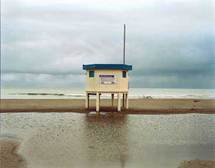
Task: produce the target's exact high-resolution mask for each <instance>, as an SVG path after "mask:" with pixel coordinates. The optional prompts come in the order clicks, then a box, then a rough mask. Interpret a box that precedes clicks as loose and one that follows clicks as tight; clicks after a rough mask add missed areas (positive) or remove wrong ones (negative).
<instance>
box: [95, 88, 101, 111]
mask: <svg viewBox="0 0 215 168" xmlns="http://www.w3.org/2000/svg"><path fill="white" fill-rule="evenodd" d="M99 99H100V94H99V93H98V92H97V93H96V112H99V105H100V102H99Z"/></svg>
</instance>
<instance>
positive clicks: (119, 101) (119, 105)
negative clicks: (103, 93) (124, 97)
mask: <svg viewBox="0 0 215 168" xmlns="http://www.w3.org/2000/svg"><path fill="white" fill-rule="evenodd" d="M117 97H118V105H117V111H121V93H118V94H117Z"/></svg>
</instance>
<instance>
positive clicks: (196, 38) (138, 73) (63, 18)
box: [1, 0, 215, 88]
mask: <svg viewBox="0 0 215 168" xmlns="http://www.w3.org/2000/svg"><path fill="white" fill-rule="evenodd" d="M15 2H16V3H14V2H13V4H12V1H10V0H9V1H4V2H3V3H4V8H3V11H2V23H3V24H2V47H1V49H2V50H1V65H2V73H3V74H10V75H11V76H17V78H14V80H12V79H13V78H11V80H9V81H8V80H3V83H4V84H7V85H16V84H18V83H19V84H20V85H21V81H22V80H23V79H26V80H23V81H24V83H25V84H26V85H32V84H31V82H28V81H27V78H31V76H34V77H36V78H35V79H37V80H38V82H36V83H37V84H38V85H39V83H41V82H42V81H41V79H40V78H37V77H38V76H40V75H43V74H47V75H50V76H52V77H53V79H54V81H55V82H52V84H53V85H55V84H56V85H61V84H59V83H58V82H57V81H58V80H60V81H62V79H65V80H70V78H68V76H69V75H75V76H76V77H77V79H78V81H79V82H78V83H80V84H82V85H83V81H82V80H80V79H81V76H80V73H82V64H87V63H121V62H122V24H123V23H127V29H128V31H127V44H126V46H127V48H126V51H127V52H126V54H127V57H126V60H127V63H128V64H132V65H133V68H134V70H133V72H131V75H132V78H131V84H132V86H134V87H136V86H141V85H142V87H145V86H146V87H150V86H151V87H159V86H160V87H180V86H181V87H200V88H211V87H212V85H213V84H214V79H213V78H214V77H213V76H214V67H215V65H214V64H215V60H214V58H215V53H214V49H215V47H214V46H215V40H214V39H215V33H214V30H213V28H214V23H213V20H214V14H213V5H212V2H211V1H204V2H203V1H166V2H165V3H156V4H153V5H145V4H144V3H143V4H142V5H136V6H135V5H134V4H132V5H131V7H129V3H128V4H127V5H125V6H124V8H120V7H121V6H118V8H117V6H115V8H113V9H111V8H108V7H107V8H105V7H104V6H99V5H97V4H88V6H87V5H84V3H75V2H76V1H74V3H73V2H71V4H66V3H62V4H55V3H53V4H52V3H51V2H50V1H45V2H47V4H48V5H47V4H46V5H43V3H42V2H40V3H38V4H37V3H32V4H31V3H30V2H29V4H27V5H26V4H25V3H24V2H26V1H15ZM81 2H85V1H81ZM85 3H86V2H85ZM111 3H113V4H115V3H114V2H111ZM36 4H37V5H36ZM50 4H51V5H50ZM116 4H118V5H119V4H121V2H118V3H116ZM140 4H141V3H140ZM12 74H13V75H12ZM26 74H31V75H30V76H28V75H27V77H26ZM6 76H7V75H6ZM24 76H25V77H26V78H24ZM46 77H47V78H44V79H43V82H42V83H44V85H49V84H50V85H51V83H50V81H49V78H48V77H49V76H46ZM4 79H5V76H4ZM6 79H7V78H6ZM200 79H203V80H202V82H198V81H199V80H200ZM65 80H63V81H65ZM66 83H67V82H65V85H67V84H66ZM68 83H69V85H77V83H75V82H74V80H72V81H70V82H68ZM179 83H181V84H179ZM197 83H199V84H197ZM200 83H201V84H200ZM35 85H36V84H35ZM62 85H63V83H62Z"/></svg>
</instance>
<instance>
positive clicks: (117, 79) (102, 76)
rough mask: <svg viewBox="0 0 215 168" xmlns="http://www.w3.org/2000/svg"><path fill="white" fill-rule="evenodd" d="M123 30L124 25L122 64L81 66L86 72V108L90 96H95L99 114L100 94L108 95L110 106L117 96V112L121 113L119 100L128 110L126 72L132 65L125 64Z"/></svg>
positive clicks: (127, 79)
mask: <svg viewBox="0 0 215 168" xmlns="http://www.w3.org/2000/svg"><path fill="white" fill-rule="evenodd" d="M125 28H126V27H125V25H124V46H123V64H88V65H83V70H86V104H85V106H86V108H89V98H90V95H96V111H97V112H99V110H100V96H101V94H102V93H106V94H107V93H109V94H111V98H112V106H113V104H114V95H115V94H117V99H118V102H117V111H121V98H122V100H123V102H122V105H123V107H125V108H126V109H128V90H129V77H128V71H130V70H132V65H127V64H125Z"/></svg>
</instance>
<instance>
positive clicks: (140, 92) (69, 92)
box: [1, 88, 215, 99]
mask: <svg viewBox="0 0 215 168" xmlns="http://www.w3.org/2000/svg"><path fill="white" fill-rule="evenodd" d="M84 97H85V93H84V89H80V88H71V89H63V88H60V89H2V90H1V98H4V99H83V98H84ZM102 97H103V98H110V95H108V94H104V95H102ZM129 97H130V98H134V99H135V98H138V99H139V98H185V99H189V98H192V99H215V89H159V88H156V89H155V88H131V89H130V91H129Z"/></svg>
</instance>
